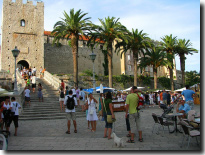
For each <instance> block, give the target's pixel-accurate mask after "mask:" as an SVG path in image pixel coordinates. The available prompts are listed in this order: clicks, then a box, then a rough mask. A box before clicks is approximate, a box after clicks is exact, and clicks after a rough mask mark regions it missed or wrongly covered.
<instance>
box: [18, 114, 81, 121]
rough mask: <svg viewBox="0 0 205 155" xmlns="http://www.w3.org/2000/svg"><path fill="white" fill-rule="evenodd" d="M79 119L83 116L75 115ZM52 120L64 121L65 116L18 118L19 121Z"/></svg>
mask: <svg viewBox="0 0 205 155" xmlns="http://www.w3.org/2000/svg"><path fill="white" fill-rule="evenodd" d="M80 117H85V114H76V118H80ZM52 119H66V115H65V114H64V115H58V116H53V115H47V116H38V117H32V116H27V117H21V116H19V120H23V121H26V120H28V121H29V120H52Z"/></svg>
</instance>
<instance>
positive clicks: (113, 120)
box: [103, 100, 116, 123]
mask: <svg viewBox="0 0 205 155" xmlns="http://www.w3.org/2000/svg"><path fill="white" fill-rule="evenodd" d="M103 105H104V107H105V102H104V100H103ZM105 112H106V115H107V122H108V123H113V122H115V121H116V119H115V118H112V115H108V114H107V110H106V108H105Z"/></svg>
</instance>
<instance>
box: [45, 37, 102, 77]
mask: <svg viewBox="0 0 205 155" xmlns="http://www.w3.org/2000/svg"><path fill="white" fill-rule="evenodd" d="M52 41H53V37H51V36H44V50H45V51H44V61H45V62H44V63H45V68H46V70H47V71H48V72H50V73H52V74H73V55H72V48H71V47H70V46H69V45H68V41H67V40H66V39H63V40H61V41H60V43H61V44H62V45H61V46H59V47H57V46H56V45H52ZM93 51H94V53H95V54H96V55H97V56H96V59H95V62H94V64H95V72H96V74H98V75H104V68H103V65H102V64H103V63H104V55H103V53H102V51H101V49H100V45H99V46H97V47H95V49H94V50H93ZM91 53H92V51H91V49H90V48H88V47H87V46H83V41H79V48H78V72H79V73H80V72H83V71H85V70H88V69H89V70H93V62H92V61H91V60H90V57H89V54H91Z"/></svg>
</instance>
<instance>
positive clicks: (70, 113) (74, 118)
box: [66, 112, 76, 121]
mask: <svg viewBox="0 0 205 155" xmlns="http://www.w3.org/2000/svg"><path fill="white" fill-rule="evenodd" d="M66 118H67V120H68V121H69V120H71V119H72V120H73V121H74V120H76V115H75V113H74V112H68V113H66Z"/></svg>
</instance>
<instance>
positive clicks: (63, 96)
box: [59, 86, 65, 112]
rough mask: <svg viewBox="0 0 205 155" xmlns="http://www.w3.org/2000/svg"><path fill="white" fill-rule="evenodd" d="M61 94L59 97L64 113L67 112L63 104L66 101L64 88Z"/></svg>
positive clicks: (61, 88)
mask: <svg viewBox="0 0 205 155" xmlns="http://www.w3.org/2000/svg"><path fill="white" fill-rule="evenodd" d="M59 94H60V96H59V102H60V109H61V111H62V112H63V111H65V106H64V104H63V103H64V100H65V94H64V89H63V87H62V86H61V87H60V90H59Z"/></svg>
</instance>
